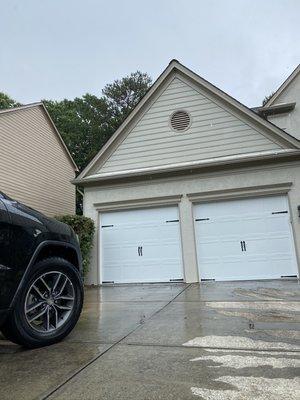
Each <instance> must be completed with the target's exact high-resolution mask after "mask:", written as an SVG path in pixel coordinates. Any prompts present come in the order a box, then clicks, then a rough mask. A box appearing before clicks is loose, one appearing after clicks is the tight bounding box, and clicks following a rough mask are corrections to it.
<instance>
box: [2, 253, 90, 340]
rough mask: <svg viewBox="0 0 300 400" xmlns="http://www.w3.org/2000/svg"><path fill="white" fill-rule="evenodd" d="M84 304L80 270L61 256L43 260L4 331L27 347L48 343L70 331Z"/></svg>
mask: <svg viewBox="0 0 300 400" xmlns="http://www.w3.org/2000/svg"><path fill="white" fill-rule="evenodd" d="M82 304H83V284H82V279H81V276H80V273H79V271H78V270H77V269H76V268H75V267H74V266H73V265H72V264H71V263H69V262H68V261H66V260H64V259H62V258H48V259H45V260H42V261H41V262H39V263H38V264H36V265H35V268H34V271H33V273H32V274H31V276H30V278H29V279H28V280H27V281H26V283H25V284H24V285H23V287H22V289H21V292H20V293H19V296H18V299H17V302H16V304H15V306H14V310H13V312H12V314H11V315H10V316H9V317H8V318H7V320H6V323H5V325H4V326H3V327H2V328H1V329H2V333H3V334H4V336H6V338H7V339H9V340H11V341H13V342H15V343H18V344H20V345H23V346H26V347H30V348H33V347H40V346H48V345H50V344H53V343H56V342H58V341H60V340H62V339H63V338H64V337H66V336H67V335H68V334H69V333H70V332H71V330H72V329H73V328H74V326H75V325H76V322H77V320H78V318H79V316H80V313H81V309H82Z"/></svg>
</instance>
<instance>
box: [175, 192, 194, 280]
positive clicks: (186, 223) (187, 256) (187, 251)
mask: <svg viewBox="0 0 300 400" xmlns="http://www.w3.org/2000/svg"><path fill="white" fill-rule="evenodd" d="M179 213H180V227H181V244H182V256H183V266H184V273H185V281H186V282H187V283H191V282H198V281H199V278H198V266H197V254H196V245H195V231H194V221H193V204H192V203H191V201H190V200H189V199H188V198H187V197H186V196H183V197H182V199H181V202H180V203H179Z"/></svg>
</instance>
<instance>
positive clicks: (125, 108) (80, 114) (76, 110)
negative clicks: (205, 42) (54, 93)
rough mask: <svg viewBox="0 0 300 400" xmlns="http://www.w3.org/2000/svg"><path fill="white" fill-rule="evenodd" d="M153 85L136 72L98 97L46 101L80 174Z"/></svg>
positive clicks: (148, 78) (149, 80)
mask: <svg viewBox="0 0 300 400" xmlns="http://www.w3.org/2000/svg"><path fill="white" fill-rule="evenodd" d="M150 85H151V78H150V77H149V76H148V75H147V74H145V73H142V72H139V71H137V72H135V73H132V74H131V75H129V76H126V77H124V78H123V79H120V80H116V81H114V82H113V83H112V84H108V85H106V86H105V87H104V89H103V91H102V96H101V97H97V96H96V95H92V94H90V93H86V94H85V95H83V96H82V97H77V98H75V99H74V100H67V99H65V100H62V101H53V100H44V104H45V106H46V107H47V109H48V111H49V113H50V115H51V117H52V119H53V121H54V123H55V125H56V126H57V128H58V130H59V132H60V133H61V135H62V137H63V139H64V141H65V143H66V145H67V146H68V148H69V150H70V152H71V154H72V156H73V157H74V160H75V162H76V163H77V165H78V167H79V169H80V170H82V169H83V168H84V167H85V166H86V165H87V163H88V162H89V161H90V160H91V159H92V158H93V157H94V156H95V155H96V154H97V152H98V151H99V150H100V148H101V147H102V146H103V145H104V144H105V143H106V141H107V140H108V139H109V138H110V137H111V135H112V134H113V133H114V131H115V130H116V129H117V128H118V127H119V126H120V124H121V123H122V122H123V121H124V119H125V118H126V117H127V116H128V114H129V113H130V112H131V110H132V109H133V108H134V107H135V106H136V104H137V103H138V102H139V100H140V99H141V98H142V97H143V96H144V95H145V93H146V92H147V90H148V89H149V87H150Z"/></svg>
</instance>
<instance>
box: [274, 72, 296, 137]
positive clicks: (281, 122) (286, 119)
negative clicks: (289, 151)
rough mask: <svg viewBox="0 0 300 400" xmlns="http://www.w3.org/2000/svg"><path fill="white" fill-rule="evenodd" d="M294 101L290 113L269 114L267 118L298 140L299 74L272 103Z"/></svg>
mask: <svg viewBox="0 0 300 400" xmlns="http://www.w3.org/2000/svg"><path fill="white" fill-rule="evenodd" d="M293 102H296V106H295V109H294V110H293V111H291V112H290V113H286V114H280V115H274V116H269V117H268V120H269V121H270V122H272V123H273V124H275V125H277V126H279V127H280V128H282V129H284V130H285V131H286V132H288V133H290V134H291V135H293V136H294V137H295V138H297V139H298V140H300V74H298V75H297V76H296V77H295V78H294V79H293V81H292V82H291V83H290V84H289V85H288V86H287V87H286V89H285V90H284V91H283V92H282V93H281V94H280V95H279V96H278V97H277V98H276V100H275V101H274V102H273V103H272V105H275V104H280V103H293Z"/></svg>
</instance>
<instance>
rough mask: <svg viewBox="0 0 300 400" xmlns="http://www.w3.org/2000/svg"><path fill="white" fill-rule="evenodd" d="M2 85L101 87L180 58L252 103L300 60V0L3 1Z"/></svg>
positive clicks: (79, 90)
mask: <svg viewBox="0 0 300 400" xmlns="http://www.w3.org/2000/svg"><path fill="white" fill-rule="evenodd" d="M0 10H1V11H0V34H1V45H0V91H4V92H6V93H8V94H9V95H11V96H12V97H14V98H15V99H16V100H19V101H21V102H23V103H29V102H33V101H38V100H40V99H42V98H46V99H57V100H59V99H62V98H70V99H72V98H74V97H75V96H81V95H82V94H84V93H86V92H90V93H93V94H97V95H100V94H101V89H102V88H103V86H104V85H105V84H106V83H110V82H112V81H113V80H114V79H117V78H121V77H123V76H125V75H127V74H129V73H130V72H134V71H136V70H137V69H139V70H141V71H143V72H148V73H149V74H150V75H151V76H152V77H153V78H156V77H157V76H158V75H159V74H160V73H161V72H162V70H163V69H164V68H165V67H166V65H167V64H168V63H169V61H170V60H171V59H172V58H176V59H178V60H179V61H180V62H182V63H183V64H185V65H186V66H187V67H189V68H191V69H192V70H194V71H195V72H197V73H198V74H199V75H201V76H202V77H203V78H205V79H207V80H209V81H210V82H212V83H213V84H215V85H216V86H218V87H219V88H220V89H222V90H224V91H225V92H227V93H228V94H230V95H232V96H233V97H235V98H237V99H238V100H240V101H241V102H243V103H244V104H246V105H248V106H255V105H259V104H260V103H261V101H262V99H263V97H264V96H265V95H266V94H269V93H270V92H272V91H273V90H275V89H276V88H277V87H278V85H279V84H281V83H282V81H283V80H284V79H285V78H286V77H287V76H288V75H289V74H290V73H291V72H292V70H293V69H294V68H295V67H296V66H297V64H298V63H299V62H300V48H299V42H300V23H299V16H300V0H205V1H204V0H198V1H197V0H160V1H159V0H148V1H144V0H126V1H121V0H118V1H117V0H105V1H102V0H0Z"/></svg>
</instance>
